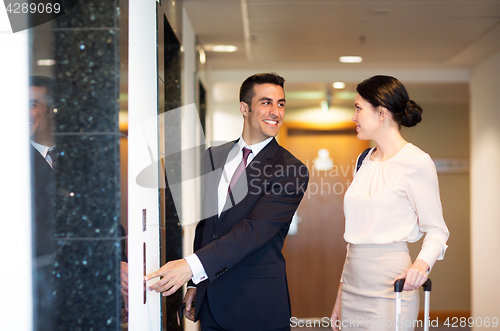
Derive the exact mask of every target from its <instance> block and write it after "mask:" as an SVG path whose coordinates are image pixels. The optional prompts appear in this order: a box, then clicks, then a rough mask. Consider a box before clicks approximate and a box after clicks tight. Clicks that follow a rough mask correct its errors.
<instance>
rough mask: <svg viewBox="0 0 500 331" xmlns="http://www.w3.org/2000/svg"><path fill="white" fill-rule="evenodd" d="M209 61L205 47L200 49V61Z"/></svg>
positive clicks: (203, 62) (202, 62)
mask: <svg viewBox="0 0 500 331" xmlns="http://www.w3.org/2000/svg"><path fill="white" fill-rule="evenodd" d="M205 62H207V56H206V55H205V51H204V50H203V48H201V49H200V63H201V64H205Z"/></svg>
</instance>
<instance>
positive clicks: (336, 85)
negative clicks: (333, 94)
mask: <svg viewBox="0 0 500 331" xmlns="http://www.w3.org/2000/svg"><path fill="white" fill-rule="evenodd" d="M333 88H334V89H337V90H341V89H343V88H345V83H344V82H335V83H333Z"/></svg>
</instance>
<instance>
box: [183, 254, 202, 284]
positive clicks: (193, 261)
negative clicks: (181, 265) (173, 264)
mask: <svg viewBox="0 0 500 331" xmlns="http://www.w3.org/2000/svg"><path fill="white" fill-rule="evenodd" d="M184 260H186V262H187V263H188V264H189V267H190V268H191V272H192V273H193V278H191V280H192V281H193V283H195V284H196V285H198V284H199V283H200V282H202V281H204V280H206V279H208V276H207V273H206V272H205V268H203V264H201V261H200V259H199V258H198V256H197V255H196V254H191V255H189V256H187V257H185V258H184Z"/></svg>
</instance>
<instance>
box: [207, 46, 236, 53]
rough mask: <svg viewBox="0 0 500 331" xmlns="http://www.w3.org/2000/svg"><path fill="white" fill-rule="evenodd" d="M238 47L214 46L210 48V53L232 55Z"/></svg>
mask: <svg viewBox="0 0 500 331" xmlns="http://www.w3.org/2000/svg"><path fill="white" fill-rule="evenodd" d="M237 50H238V47H236V46H234V45H214V46H212V51H214V52H223V53H232V52H236V51H237Z"/></svg>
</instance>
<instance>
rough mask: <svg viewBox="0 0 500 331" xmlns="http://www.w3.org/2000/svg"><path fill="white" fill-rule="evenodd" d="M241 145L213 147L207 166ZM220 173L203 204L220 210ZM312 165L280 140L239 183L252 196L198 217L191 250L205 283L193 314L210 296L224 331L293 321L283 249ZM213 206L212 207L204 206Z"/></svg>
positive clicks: (253, 329)
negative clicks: (218, 203)
mask: <svg viewBox="0 0 500 331" xmlns="http://www.w3.org/2000/svg"><path fill="white" fill-rule="evenodd" d="M235 143H236V142H230V143H228V144H225V145H222V146H218V147H213V148H209V149H208V150H207V151H206V152H205V154H204V157H203V166H204V169H208V170H209V171H214V170H216V169H218V168H223V167H224V163H225V161H226V158H227V156H228V153H229V151H230V150H231V148H232V147H233V146H234V144H235ZM219 180H220V174H219V176H218V177H216V178H215V179H214V180H213V181H212V183H210V182H208V183H207V182H205V183H204V185H205V186H204V190H205V192H204V197H203V201H204V204H205V206H204V208H206V209H209V210H213V209H214V208H215V209H216V208H217V207H216V205H215V206H214V204H216V203H217V198H215V199H213V198H212V199H210V198H209V197H213V196H215V197H217V188H218V184H219ZM308 180H309V174H308V171H307V167H306V166H305V165H304V164H303V163H302V162H300V161H299V160H298V159H296V158H295V157H294V156H293V155H292V154H290V153H289V152H288V151H287V150H285V149H284V148H283V147H281V146H280V145H278V143H277V142H276V140H275V139H273V140H272V141H271V142H269V144H268V145H267V146H266V147H264V148H263V149H262V151H260V153H259V154H257V156H256V157H255V158H254V159H253V160H252V161H251V162H250V163H249V164H248V166H247V168H246V176H243V175H242V176H241V177H240V178H239V180H238V182H237V183H236V184H235V187H236V186H238V185H244V184H247V185H248V193H246V195H245V196H244V197H243V198H242V200H241V201H240V202H239V203H238V204H237V205H236V206H234V207H233V208H230V209H228V210H226V211H224V212H222V214H221V216H220V217H218V215H217V213H215V216H212V217H208V218H206V219H204V220H202V221H200V222H199V223H198V225H197V228H196V235H195V241H194V251H195V253H196V255H197V256H198V258H199V259H200V261H201V263H202V264H203V266H204V268H205V271H206V273H207V275H208V280H206V281H203V282H201V283H199V284H198V286H197V292H196V302H197V303H199V304H198V305H197V306H196V316H195V318H196V319H198V312H199V308H200V307H199V305H200V304H201V303H202V301H203V299H204V297H205V296H207V299H208V302H209V306H210V309H211V311H212V314H213V316H214V318H215V319H216V321H217V322H218V323H219V324H220V325H221V326H222V327H223V328H225V329H227V330H241V331H245V330H249V331H260V330H272V329H277V328H285V327H289V326H290V317H291V311H290V299H289V295H288V285H287V279H286V267H285V259H284V257H283V255H282V253H281V250H282V248H283V243H284V241H285V237H286V235H287V233H288V228H289V226H290V222H291V220H292V217H293V215H294V213H295V211H296V209H297V207H298V205H299V203H300V201H301V200H302V197H303V195H304V192H305V190H306V188H307V183H308ZM207 204H209V205H207Z"/></svg>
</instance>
